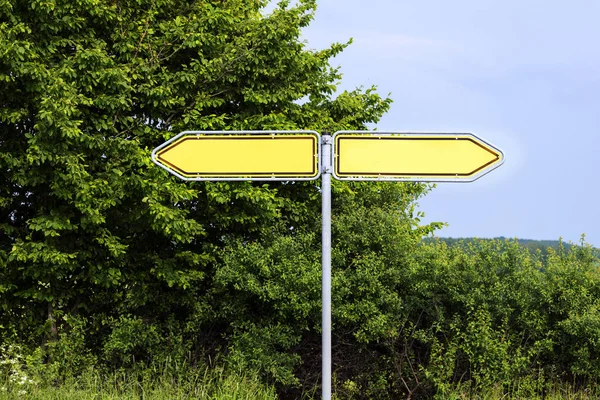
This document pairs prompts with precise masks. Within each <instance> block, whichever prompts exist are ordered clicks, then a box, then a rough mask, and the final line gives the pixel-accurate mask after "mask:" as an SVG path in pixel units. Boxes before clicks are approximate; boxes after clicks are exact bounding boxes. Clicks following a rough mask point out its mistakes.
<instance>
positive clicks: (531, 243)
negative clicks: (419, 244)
mask: <svg viewBox="0 0 600 400" xmlns="http://www.w3.org/2000/svg"><path fill="white" fill-rule="evenodd" d="M507 239H508V240H514V238H506V237H504V236H500V237H497V238H493V239H487V238H485V239H484V238H473V237H468V238H448V237H433V238H426V239H425V241H426V242H431V241H434V240H441V241H444V242H446V243H447V244H448V245H451V246H456V245H460V244H468V243H470V242H473V241H474V240H483V241H488V240H507ZM517 241H518V242H519V244H520V245H521V246H523V247H525V248H527V249H529V251H530V252H532V253H535V252H537V251H538V250H539V251H540V252H541V255H542V256H543V257H546V256H547V255H548V249H549V248H551V249H553V250H557V249H558V248H559V247H560V245H561V243H562V246H563V247H564V248H565V250H569V249H570V248H571V247H573V246H574V245H573V244H570V243H566V242H561V241H559V240H533V239H518V238H517ZM594 250H595V253H596V256H597V257H599V258H600V249H594Z"/></svg>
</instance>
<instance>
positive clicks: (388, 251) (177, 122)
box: [0, 0, 431, 384]
mask: <svg viewBox="0 0 600 400" xmlns="http://www.w3.org/2000/svg"><path fill="white" fill-rule="evenodd" d="M264 6H265V2H264V1H254V2H252V1H247V0H226V1H222V0H219V1H217V0H202V1H192V0H190V1H175V0H135V1H134V0H115V1H97V0H33V1H31V0H28V1H25V0H0V146H1V151H0V296H1V302H0V304H1V307H2V313H0V337H3V338H5V340H6V338H8V337H11V336H14V337H20V338H21V339H22V340H23V341H25V342H28V343H29V344H32V345H35V344H39V343H40V342H41V341H47V340H50V341H55V340H59V341H60V340H63V339H62V338H64V337H65V334H67V333H68V332H69V327H70V326H72V325H73V323H75V322H73V323H69V321H77V322H76V325H77V327H78V330H77V332H84V331H85V332H86V338H85V341H86V345H87V346H88V347H89V349H90V350H92V351H93V352H95V354H96V355H98V356H100V357H102V359H103V360H105V361H106V362H109V363H113V364H114V365H127V364H128V363H130V362H131V361H132V360H133V359H135V360H136V361H140V360H142V361H143V360H146V361H152V360H153V359H156V358H157V357H162V356H165V357H166V356H167V355H168V353H169V352H179V353H178V354H182V353H184V352H185V351H186V350H196V353H201V352H202V351H208V352H220V353H223V354H226V355H227V357H228V359H229V360H231V362H233V363H238V364H240V365H250V366H253V367H256V368H259V369H261V370H263V371H264V372H265V373H266V374H267V375H268V376H270V377H271V378H273V379H275V380H277V381H279V382H282V383H286V384H294V383H298V378H297V376H304V377H312V378H315V376H316V375H317V374H318V373H314V374H313V373H312V372H314V371H313V370H309V369H310V368H313V365H314V366H318V358H317V357H318V355H317V350H318V346H319V344H318V342H317V341H318V337H319V336H318V335H319V332H318V330H319V325H320V322H319V321H320V317H319V315H320V313H319V309H320V299H319V286H320V278H319V276H320V263H319V251H320V239H319V237H320V192H319V190H320V188H319V182H318V181H315V182H303V183H298V182H283V183H277V184H263V183H249V182H235V183H233V182H232V183H223V182H221V183H212V182H205V183H200V182H196V183H183V182H180V181H177V180H176V179H175V178H173V177H171V176H169V175H168V174H166V173H165V172H164V171H162V170H161V169H159V168H157V167H155V166H154V165H153V164H152V163H151V161H150V157H149V155H150V151H151V149H152V148H154V147H156V146H157V145H158V144H160V143H162V142H163V141H165V140H166V139H168V138H170V137H172V136H173V135H174V134H176V133H178V132H180V131H182V130H185V129H196V130H249V129H255V130H265V129H313V130H318V131H336V130H339V129H364V128H365V127H366V125H367V124H369V123H373V122H376V121H377V120H378V119H379V118H380V117H381V116H382V115H383V113H384V112H386V111H387V110H388V108H389V104H390V100H389V99H384V98H381V97H380V96H379V95H378V94H377V93H376V92H375V91H374V89H373V88H368V89H366V90H365V89H361V88H359V89H356V90H353V91H344V92H341V93H336V90H337V84H338V83H339V80H340V78H341V74H340V72H339V71H338V69H336V68H333V67H331V65H330V60H331V59H332V57H334V56H335V55H337V54H338V53H339V52H340V51H342V50H343V49H344V47H345V46H346V44H333V45H332V46H331V47H330V48H327V49H323V50H313V49H309V48H307V47H306V45H305V44H304V43H303V42H302V41H301V40H300V34H301V29H302V28H304V27H306V26H307V25H308V24H309V22H310V21H311V18H312V15H313V12H314V10H315V1H314V0H302V1H299V2H298V4H297V5H295V6H290V5H289V4H288V2H285V1H283V2H281V3H280V4H279V5H278V7H277V8H276V9H275V10H274V11H273V12H272V13H270V14H269V15H264V14H263V9H264ZM334 190H335V194H334V196H335V198H336V200H335V202H334V215H337V217H335V218H336V219H335V220H334V230H335V235H336V237H337V239H336V246H337V250H336V254H335V255H334V263H335V268H336V272H335V277H334V285H335V291H336V294H335V297H334V299H335V302H336V303H335V305H336V307H337V308H336V311H335V313H336V314H335V316H334V317H335V318H336V320H337V321H339V322H338V323H339V327H340V328H341V329H340V330H339V332H340V335H341V336H340V337H342V336H343V337H345V338H346V339H347V340H349V341H350V342H353V343H354V342H356V341H358V342H360V343H363V344H365V345H366V344H368V343H370V342H373V341H377V340H378V339H377V338H378V337H380V336H381V335H385V334H386V332H388V331H389V329H390V327H391V326H392V325H393V324H394V323H396V322H397V319H398V317H397V316H394V313H395V312H396V311H398V310H399V308H400V304H401V301H400V298H399V296H398V294H397V293H396V292H395V290H396V289H397V284H398V282H399V281H398V280H399V279H401V274H400V273H399V272H398V271H397V268H400V267H401V266H402V263H403V261H402V260H404V257H406V254H408V253H409V252H410V249H411V248H412V246H414V245H416V243H417V241H418V238H419V237H420V236H422V235H423V234H426V233H427V232H429V231H430V230H431V227H419V225H418V220H417V219H416V215H413V213H414V201H415V200H416V199H417V198H418V197H419V196H421V195H422V194H423V193H424V190H425V187H424V186H423V185H417V184H413V185H397V184H369V185H365V184H348V183H336V184H335V185H334ZM342 237H344V239H343V240H342V239H341V238H342ZM380 250H381V251H383V253H382V254H379V251H380ZM393 260H395V261H393ZM387 261H391V262H392V266H393V268H391V269H390V267H389V266H388V265H387V264H386V263H387ZM372 266H374V267H373V268H372ZM380 290H383V291H384V296H383V297H381V296H380V295H379V294H376V293H375V291H380ZM363 299H364V303H363V302H362V300H363ZM144 327H146V328H144ZM359 327H360V328H359ZM78 335H79V336H78V339H77V340H78V342H77V343H78V346H80V345H81V343H82V342H81V337H80V334H79V333H78ZM182 339H185V340H183V342H182ZM261 341H262V342H261ZM182 343H183V344H182ZM161 352H162V353H161ZM163 353H164V354H163ZM340 354H341V353H340ZM300 360H305V361H306V362H304V364H302V363H300ZM308 360H310V362H308ZM302 365H304V367H300V366H302ZM306 365H310V368H308V367H306ZM294 368H295V369H294ZM298 368H300V369H298ZM312 378H311V379H312ZM307 379H309V378H307Z"/></svg>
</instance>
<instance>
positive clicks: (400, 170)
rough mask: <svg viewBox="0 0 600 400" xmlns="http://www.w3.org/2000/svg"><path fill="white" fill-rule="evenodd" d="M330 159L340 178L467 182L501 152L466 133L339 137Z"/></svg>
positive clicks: (498, 158)
mask: <svg viewBox="0 0 600 400" xmlns="http://www.w3.org/2000/svg"><path fill="white" fill-rule="evenodd" d="M334 157H335V160H334V174H335V176H336V177H338V178H341V179H344V178H346V179H349V178H351V177H354V178H361V177H362V178H365V179H376V178H383V179H385V178H397V179H411V178H426V179H427V178H430V179H436V178H440V179H465V180H468V179H470V178H472V177H474V176H477V175H478V174H481V173H482V172H483V171H484V170H486V169H489V168H493V167H494V166H496V164H500V163H501V162H502V161H503V160H502V152H501V151H499V150H498V149H495V148H494V147H492V146H490V145H489V144H487V143H485V142H483V141H481V140H479V139H478V138H477V137H475V136H473V135H470V134H462V135H460V134H457V135H431V134H430V135H418V134H408V135H390V134H376V133H374V134H369V135H352V134H340V135H336V137H335V142H334Z"/></svg>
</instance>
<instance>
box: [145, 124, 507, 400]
mask: <svg viewBox="0 0 600 400" xmlns="http://www.w3.org/2000/svg"><path fill="white" fill-rule="evenodd" d="M152 160H153V161H154V162H155V163H156V164H157V165H158V166H160V167H161V168H164V169H165V170H167V171H169V172H170V173H171V174H173V175H175V176H177V177H179V178H181V179H185V180H196V181H214V180H231V181H235V180H237V181H240V180H258V181H298V180H314V179H318V178H319V176H321V195H322V209H321V213H322V296H323V306H322V330H323V333H322V335H323V336H322V340H323V344H322V356H323V357H322V398H323V399H324V400H330V399H331V177H332V176H333V177H334V178H336V179H340V180H354V181H369V180H385V181H413V182H472V181H474V180H476V179H478V178H480V177H482V176H483V175H485V174H487V173H488V172H490V171H491V170H493V169H495V168H497V167H499V166H500V165H502V163H504V153H502V151H501V150H500V149H498V148H496V147H494V146H492V145H491V144H489V143H487V142H485V141H484V140H482V139H480V138H478V137H477V136H475V135H473V134H470V133H456V134H454V133H452V134H451V133H444V134H439V133H431V134H430V133H399V132H365V131H340V132H336V133H335V134H334V135H333V136H329V135H327V134H323V136H322V137H321V136H320V135H319V134H318V133H317V132H314V131H211V132H207V131H187V132H183V133H181V134H179V135H177V136H175V137H174V138H172V139H171V140H169V141H167V142H165V143H163V144H162V145H160V146H158V147H157V148H156V149H154V151H153V152H152Z"/></svg>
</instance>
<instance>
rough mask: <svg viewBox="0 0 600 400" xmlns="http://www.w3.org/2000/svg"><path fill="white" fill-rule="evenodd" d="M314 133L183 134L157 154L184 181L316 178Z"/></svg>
mask: <svg viewBox="0 0 600 400" xmlns="http://www.w3.org/2000/svg"><path fill="white" fill-rule="evenodd" d="M318 144H319V137H318V135H316V134H302V135H272V134H253V135H227V134H223V135H211V134H208V135H204V134H201V135H184V136H182V137H180V138H178V139H176V140H174V141H173V142H171V143H169V144H168V145H167V146H165V147H164V148H162V149H159V150H158V151H157V152H156V159H157V161H159V162H160V163H161V164H163V165H164V166H165V167H166V168H167V169H170V170H172V171H174V172H176V173H177V174H179V175H181V176H182V177H185V178H191V179H197V178H200V179H202V178H240V179H252V178H290V179H291V178H304V179H310V178H316V177H318V174H319V171H318V165H319V162H318V161H319V160H318V147H319V146H318Z"/></svg>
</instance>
